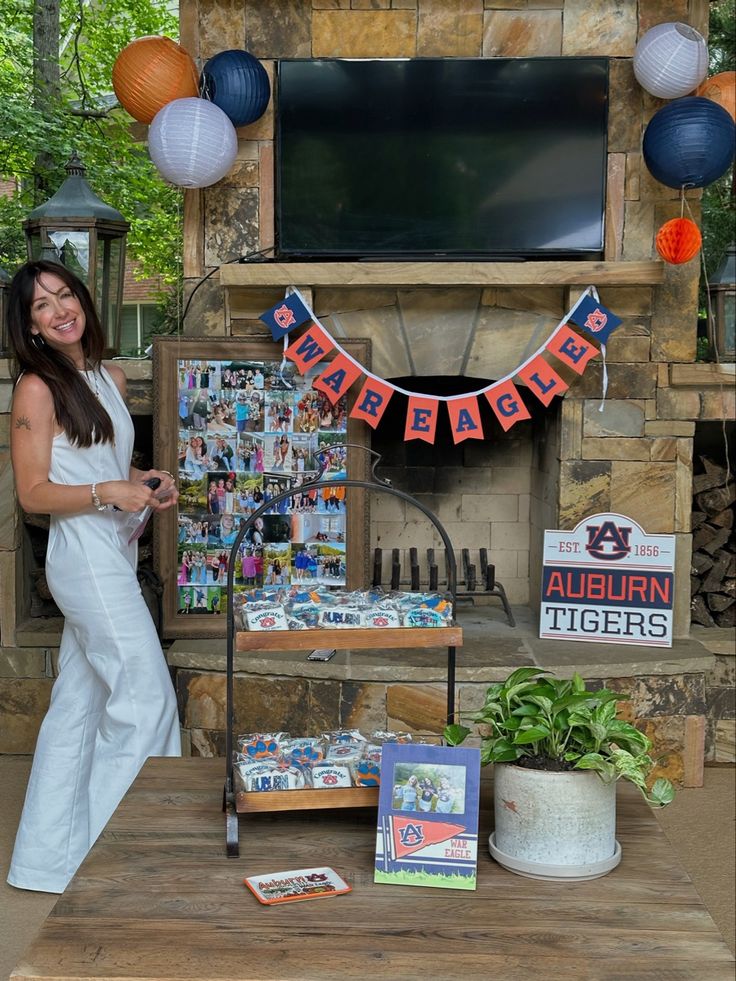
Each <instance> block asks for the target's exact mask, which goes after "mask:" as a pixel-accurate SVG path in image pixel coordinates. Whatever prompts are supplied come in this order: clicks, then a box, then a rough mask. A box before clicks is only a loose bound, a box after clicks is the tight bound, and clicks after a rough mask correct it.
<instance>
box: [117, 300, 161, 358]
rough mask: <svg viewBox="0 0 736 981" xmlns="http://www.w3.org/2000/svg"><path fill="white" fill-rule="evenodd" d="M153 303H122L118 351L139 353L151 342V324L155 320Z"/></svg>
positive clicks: (155, 310) (155, 312)
mask: <svg viewBox="0 0 736 981" xmlns="http://www.w3.org/2000/svg"><path fill="white" fill-rule="evenodd" d="M157 313H158V308H157V306H156V305H155V303H124V304H123V310H122V316H121V331H120V353H121V354H140V353H141V352H142V351H143V349H144V348H146V347H148V345H149V344H150V343H151V326H152V325H153V323H154V322H155V320H156V316H157Z"/></svg>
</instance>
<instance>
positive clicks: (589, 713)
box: [444, 668, 674, 807]
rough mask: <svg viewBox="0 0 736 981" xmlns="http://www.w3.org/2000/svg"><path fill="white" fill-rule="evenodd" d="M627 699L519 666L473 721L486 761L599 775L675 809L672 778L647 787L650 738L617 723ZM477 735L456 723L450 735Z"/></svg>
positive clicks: (453, 741)
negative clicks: (619, 704)
mask: <svg viewBox="0 0 736 981" xmlns="http://www.w3.org/2000/svg"><path fill="white" fill-rule="evenodd" d="M545 675H546V677H544V676H545ZM627 697H628V696H626V695H622V694H619V693H618V692H614V691H609V690H608V689H607V688H601V689H599V690H598V691H589V690H588V689H587V688H586V687H585V682H584V681H583V679H582V678H581V677H580V675H579V674H574V675H573V676H572V678H571V679H569V680H563V679H561V678H556V677H554V676H553V675H551V674H550V672H548V671H543V670H541V669H540V668H519V669H518V670H516V671H514V672H513V673H512V674H510V675H509V677H508V678H507V679H506V680H505V681H503V682H499V683H497V684H493V685H490V686H489V688H488V690H487V691H486V700H485V704H484V705H483V708H482V709H481V710H480V711H479V712H476V713H475V714H473V715H471V716H470V717H469V721H473V722H475V723H476V724H477V725H478V726H479V727H480V733H481V763H482V764H483V765H484V766H485V765H487V764H488V763H515V764H516V765H517V766H526V767H529V768H531V769H539V770H595V772H596V773H598V775H599V776H600V777H601V779H602V780H604V781H605V782H607V783H609V782H611V781H612V780H618V779H620V778H623V779H625V780H630V781H631V782H632V783H634V784H636V786H637V787H639V789H640V790H641V792H642V794H643V795H644V797H645V798H646V800H647V801H648V802H649V803H650V804H653V805H655V806H657V807H662V806H664V805H665V804H669V803H670V801H671V800H672V798H673V797H674V788H673V787H672V784H671V783H670V781H669V780H666V779H664V778H663V777H660V778H659V779H658V780H655V781H654V784H653V785H652V787H651V788H649V787H648V785H647V777H648V776H649V774H650V773H651V771H652V769H653V768H654V765H655V764H654V760H653V759H652V758H651V756H650V755H649V752H650V750H651V748H652V744H651V741H650V739H649V738H648V737H647V736H646V735H645V734H644V733H643V732H640V731H639V729H637V728H636V726H633V725H631V724H630V723H629V722H624V721H623V720H621V719H618V718H616V703H617V702H618V701H621V700H623V699H625V698H627ZM471 731H472V730H470V729H469V728H467V726H464V725H460V724H452V725H448V726H447V727H446V729H445V732H444V735H445V739H446V741H447V742H448V743H449V744H450V745H451V746H457V745H459V744H460V743H462V742H463V741H464V740H465V739H466V738H467V737H468V736H469V735H470V734H471Z"/></svg>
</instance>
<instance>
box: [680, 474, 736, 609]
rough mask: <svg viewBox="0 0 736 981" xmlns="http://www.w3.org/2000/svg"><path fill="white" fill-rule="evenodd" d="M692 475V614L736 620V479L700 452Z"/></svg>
mask: <svg viewBox="0 0 736 981" xmlns="http://www.w3.org/2000/svg"><path fill="white" fill-rule="evenodd" d="M700 462H701V464H702V468H703V472H702V473H698V474H695V475H694V476H693V515H692V529H693V558H692V568H691V570H690V589H691V596H692V600H691V619H692V622H693V623H700V624H703V625H704V626H706V627H733V626H735V625H736V531H735V530H734V524H735V523H736V522H735V521H734V512H735V510H736V505H735V504H734V502H736V481H735V480H734V475H733V473H731V472H729V471H728V470H727V469H726V467H724V466H721V465H720V464H718V463H714V461H713V460H711V459H709V458H708V457H704V456H701V457H700Z"/></svg>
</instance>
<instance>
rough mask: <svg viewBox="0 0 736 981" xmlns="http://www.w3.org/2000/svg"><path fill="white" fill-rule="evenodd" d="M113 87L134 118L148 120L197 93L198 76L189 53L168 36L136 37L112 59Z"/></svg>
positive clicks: (148, 121) (142, 120)
mask: <svg viewBox="0 0 736 981" xmlns="http://www.w3.org/2000/svg"><path fill="white" fill-rule="evenodd" d="M112 87H113V89H114V90H115V95H116V96H117V97H118V102H119V103H120V105H121V106H122V107H123V108H124V109H125V110H126V111H127V112H129V113H130V115H131V116H132V117H133V119H137V120H138V122H139V123H150V122H151V120H152V119H153V117H154V116H155V115H156V113H157V112H158V111H159V109H163V107H164V106H166V105H168V104H169V102H173V100H174V99H186V98H190V97H192V96H195V97H196V96H197V95H199V76H198V73H197V68H196V65H195V64H194V61H193V60H192V58H191V56H190V55H189V54H188V53H187V52H186V51H185V50H184V48H182V47H181V46H180V45H178V44H177V43H176V41H172V40H171V38H170V37H158V36H150V37H139V38H136V40H135V41H131V43H130V44H129V45H128V46H127V47H125V48H123V50H122V51H121V52H120V54H119V55H118V56H117V58H116V59H115V64H114V65H113V66H112Z"/></svg>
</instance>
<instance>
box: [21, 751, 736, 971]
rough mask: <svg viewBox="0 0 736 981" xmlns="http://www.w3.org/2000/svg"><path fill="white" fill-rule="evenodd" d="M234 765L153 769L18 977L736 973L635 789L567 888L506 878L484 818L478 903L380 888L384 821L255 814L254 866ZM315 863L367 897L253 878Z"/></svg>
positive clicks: (624, 796) (158, 762)
mask: <svg viewBox="0 0 736 981" xmlns="http://www.w3.org/2000/svg"><path fill="white" fill-rule="evenodd" d="M223 771H224V765H223V761H222V760H206V759H194V760H163V759H155V760H149V762H148V763H147V764H146V765H145V767H144V768H143V770H142V771H141V773H140V775H139V777H138V779H137V780H136V781H135V783H134V785H133V787H132V788H131V790H130V792H129V793H128V795H127V796H126V797H125V799H124V801H123V802H122V804H121V805H120V807H119V808H118V810H117V811H116V813H115V815H114V816H113V818H112V820H111V821H110V823H109V825H108V827H107V828H106V830H105V832H104V833H103V834H102V836H101V837H100V839H99V841H98V842H97V844H96V845H95V846H94V848H93V849H92V851H91V853H90V854H89V856H88V857H87V859H86V861H85V862H84V864H83V865H82V867H81V869H80V870H79V872H78V874H77V875H76V876H75V878H74V880H73V881H72V883H71V884H70V886H69V888H68V889H67V891H66V892H65V893H64V895H63V896H62V897H61V898H60V899H59V902H58V903H57V905H56V907H55V908H54V910H53V911H52V913H51V914H50V916H49V917H48V919H47V920H46V922H45V924H44V926H43V927H42V929H41V931H40V933H39V934H38V936H37V938H36V940H35V941H34V942H33V943H32V944H31V946H30V948H29V949H28V951H27V952H26V955H25V957H24V958H23V960H22V961H21V962H20V964H19V965H18V966H17V968H16V970H15V971H14V973H13V975H12V978H13V979H30V978H33V979H38V978H43V979H46V981H49V979H58V981H70V979H75V981H79V979H106V981H107V979H115V981H123V979H130V978H136V979H147V981H153V979H157V981H163V979H166V981H174V979H194V978H197V979H213V981H214V979H218V981H224V979H227V981H256V979H257V981H266V979H268V981H277V979H278V981H292V979H293V981H330V979H338V978H339V979H361V981H365V979H374V978H386V979H391V981H394V979H416V981H430V979H437V981H448V979H456V978H457V979H462V981H489V979H498V981H517V979H519V981H521V979H523V981H528V979H530V978H537V977H539V978H542V979H545V981H547V979H548V981H557V979H559V981H577V979H586V981H588V979H594V981H644V979H647V981H654V979H666V981H679V979H686V978H687V979H697V981H721V979H723V981H733V977H734V961H733V958H732V957H731V954H730V952H729V950H728V948H727V947H726V945H725V943H724V942H723V940H722V939H721V936H720V934H719V933H718V930H717V929H716V927H715V924H714V923H713V921H712V919H711V917H710V915H709V914H708V912H707V910H706V909H705V907H704V906H703V903H702V901H701V900H700V898H699V896H698V895H697V893H696V892H695V889H694V888H693V885H692V883H691V881H690V879H689V878H688V876H687V874H686V873H685V871H684V870H683V869H682V868H681V866H680V865H679V864H678V862H677V860H676V859H675V857H674V855H673V854H672V850H671V848H670V846H669V844H668V842H667V839H666V838H665V836H664V833H663V832H662V831H661V830H660V828H659V825H658V824H657V822H656V820H655V818H654V817H653V815H652V814H651V812H650V810H649V808H648V807H647V806H646V805H645V804H644V803H643V801H642V800H641V798H640V797H639V796H638V794H637V793H635V792H634V790H633V788H631V787H629V786H620V789H619V831H618V839H619V841H620V842H621V845H622V848H623V860H622V862H621V865H620V866H619V867H618V868H617V869H615V870H614V871H613V872H611V873H610V874H609V875H607V876H604V877H603V878H601V879H595V880H593V881H591V882H582V883H575V884H573V883H564V884H560V883H551V882H538V881H536V880H533V879H525V878H522V877H521V876H517V875H514V874H512V873H510V872H507V871H505V870H504V869H502V868H501V867H500V866H499V865H497V864H496V863H495V862H493V861H492V860H491V858H490V857H489V855H488V852H487V848H486V847H485V841H486V839H487V836H488V833H489V824H490V815H489V813H488V811H487V810H483V811H482V813H481V827H480V830H481V842H482V843H483V844H482V846H481V849H480V852H481V854H480V857H479V869H478V890H477V892H475V893H467V892H464V891H460V890H445V889H428V888H423V889H420V888H409V887H399V886H388V885H376V884H375V883H374V882H373V851H374V842H375V812H374V811H367V812H360V811H356V810H352V811H317V812H304V811H302V812H290V813H286V814H284V813H281V814H277V815H270V814H267V815H254V816H247V817H244V818H241V835H240V839H241V857H240V858H238V859H228V858H226V857H225V844H224V820H223V815H222V812H221V809H220V808H221V800H222V786H223V777H224V772H223ZM489 789H490V787H489V786H485V788H484V792H483V795H482V797H483V803H484V804H485V805H486V806H487V805H488V803H489V801H490V796H489V793H488V792H489ZM315 865H332V866H334V867H335V868H336V869H337V870H338V871H339V872H341V873H342V874H343V875H344V877H345V878H346V879H347V880H348V881H349V882H351V883H352V885H353V889H354V891H353V892H352V893H350V894H348V895H345V896H337V897H334V898H331V899H325V900H315V901H311V902H306V903H291V904H284V905H277V906H271V907H268V906H261V905H259V904H258V903H257V902H256V900H255V899H254V898H253V896H251V894H250V893H249V892H248V890H247V889H246V888H245V887H244V886H243V885H242V879H243V876H244V875H246V874H249V875H250V874H254V873H259V872H267V871H278V870H286V869H294V868H304V867H308V866H315Z"/></svg>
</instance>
